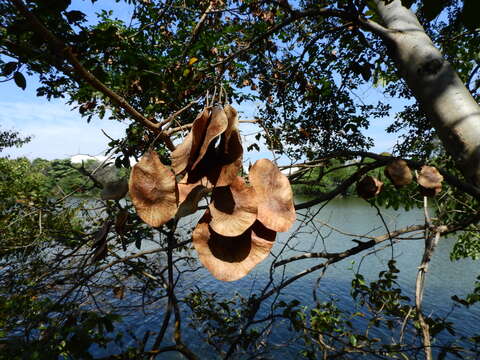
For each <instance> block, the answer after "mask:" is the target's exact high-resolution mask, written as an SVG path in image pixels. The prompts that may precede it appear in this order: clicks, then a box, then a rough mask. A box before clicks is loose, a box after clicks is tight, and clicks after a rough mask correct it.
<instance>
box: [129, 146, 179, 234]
mask: <svg viewBox="0 0 480 360" xmlns="http://www.w3.org/2000/svg"><path fill="white" fill-rule="evenodd" d="M129 189H130V197H131V198H132V202H133V205H134V206H135V209H136V210H137V214H138V216H140V218H141V219H142V220H143V221H144V222H146V223H147V224H148V225H150V226H153V227H158V226H161V225H163V224H165V223H166V222H167V221H169V220H170V219H172V218H173V217H174V216H175V213H176V212H177V188H176V181H175V176H174V174H173V173H172V171H171V170H170V169H169V168H167V167H166V166H165V165H163V164H162V163H161V161H160V159H159V157H158V154H157V153H156V152H155V151H153V150H150V151H149V152H147V153H146V154H145V155H144V156H143V157H142V158H141V159H140V161H139V162H138V163H137V164H135V166H134V167H133V169H132V172H131V174H130V181H129Z"/></svg>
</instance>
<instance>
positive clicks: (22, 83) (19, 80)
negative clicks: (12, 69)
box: [13, 71, 27, 90]
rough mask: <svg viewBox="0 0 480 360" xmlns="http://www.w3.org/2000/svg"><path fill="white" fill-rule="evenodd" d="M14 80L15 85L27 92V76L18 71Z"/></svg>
mask: <svg viewBox="0 0 480 360" xmlns="http://www.w3.org/2000/svg"><path fill="white" fill-rule="evenodd" d="M13 80H14V81H15V84H17V86H18V87H19V88H21V89H22V90H25V88H26V87H27V80H25V76H23V74H22V73H21V72H18V71H17V72H16V73H15V74H14V75H13Z"/></svg>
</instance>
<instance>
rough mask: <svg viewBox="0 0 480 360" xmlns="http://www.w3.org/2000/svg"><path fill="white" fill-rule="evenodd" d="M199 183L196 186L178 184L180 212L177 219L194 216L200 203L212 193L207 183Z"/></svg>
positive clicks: (184, 183) (178, 211)
mask: <svg viewBox="0 0 480 360" xmlns="http://www.w3.org/2000/svg"><path fill="white" fill-rule="evenodd" d="M203 183H205V185H204V184H202V181H199V182H197V183H195V184H187V183H186V182H183V181H182V182H180V183H178V203H179V206H178V210H177V214H176V215H175V217H176V218H177V219H178V218H181V217H184V216H188V215H190V214H193V213H195V212H196V211H197V209H198V203H199V201H200V200H201V199H202V198H203V197H204V196H205V195H206V194H208V193H209V192H210V191H211V187H209V185H208V182H207V181H203Z"/></svg>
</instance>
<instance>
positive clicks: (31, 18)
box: [10, 0, 175, 150]
mask: <svg viewBox="0 0 480 360" xmlns="http://www.w3.org/2000/svg"><path fill="white" fill-rule="evenodd" d="M10 1H11V2H12V4H13V5H14V6H15V7H16V8H17V10H18V11H19V12H20V13H21V14H22V15H23V16H24V17H25V18H26V19H27V21H28V22H29V23H30V25H31V26H32V27H33V29H35V31H36V32H37V33H38V34H39V35H41V36H42V37H43V38H44V39H45V41H46V42H47V43H48V44H49V45H50V46H51V47H52V48H53V49H54V51H56V52H57V53H58V54H59V55H61V56H62V57H63V58H65V59H66V60H67V61H68V62H69V63H70V64H71V65H72V66H73V68H74V70H75V71H76V73H77V75H79V76H80V77H81V78H82V79H83V80H84V81H86V82H87V83H89V84H90V85H91V86H92V87H93V88H95V89H97V90H98V91H100V92H101V93H102V94H104V95H105V96H107V97H108V98H109V99H110V100H111V101H112V102H113V103H114V104H116V105H117V106H119V107H120V108H121V109H123V110H125V112H126V113H127V114H129V115H130V116H131V117H132V118H133V119H134V120H135V121H137V122H139V123H140V124H142V125H143V126H145V127H146V128H148V129H150V130H151V131H153V132H155V133H160V134H161V137H162V140H163V141H165V144H166V145H167V147H168V148H169V149H170V150H174V149H175V146H174V145H173V143H172V142H171V140H170V138H168V136H166V135H165V134H162V133H161V129H160V126H159V124H157V123H154V122H152V121H150V120H149V119H147V118H146V117H145V116H143V115H142V114H141V113H140V112H139V111H137V110H136V109H135V108H134V107H133V106H132V105H130V104H129V103H128V101H127V100H126V99H125V98H123V97H121V96H120V95H118V94H117V93H115V92H114V91H113V90H111V89H110V88H109V87H107V86H106V85H105V84H104V83H102V82H101V81H100V80H99V79H98V78H96V77H95V75H93V74H92V73H91V72H90V71H88V70H87V69H86V68H85V67H84V66H83V65H82V63H81V62H80V61H79V60H78V58H77V56H76V55H75V53H74V52H73V49H72V48H71V47H70V46H68V45H67V44H65V43H64V42H63V41H61V40H60V39H58V38H57V37H56V36H55V35H54V34H53V33H52V32H50V30H48V29H47V28H46V27H45V25H43V23H42V22H41V21H40V20H39V19H38V18H37V17H36V16H35V15H34V14H32V13H31V12H30V11H29V10H28V8H27V6H26V5H25V4H24V3H23V1H22V0H10Z"/></svg>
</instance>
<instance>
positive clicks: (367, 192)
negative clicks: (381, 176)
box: [357, 175, 383, 200]
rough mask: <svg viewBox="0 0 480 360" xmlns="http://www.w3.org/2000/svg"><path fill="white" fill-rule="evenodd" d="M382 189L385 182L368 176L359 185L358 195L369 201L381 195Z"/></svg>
mask: <svg viewBox="0 0 480 360" xmlns="http://www.w3.org/2000/svg"><path fill="white" fill-rule="evenodd" d="M382 188H383V182H381V181H380V180H378V179H377V178H374V177H373V176H369V175H368V176H365V177H364V178H363V179H362V180H360V181H359V182H358V183H357V194H358V196H360V197H362V198H364V199H365V200H367V199H371V198H373V197H375V196H377V195H378V194H380V192H381V191H382Z"/></svg>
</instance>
